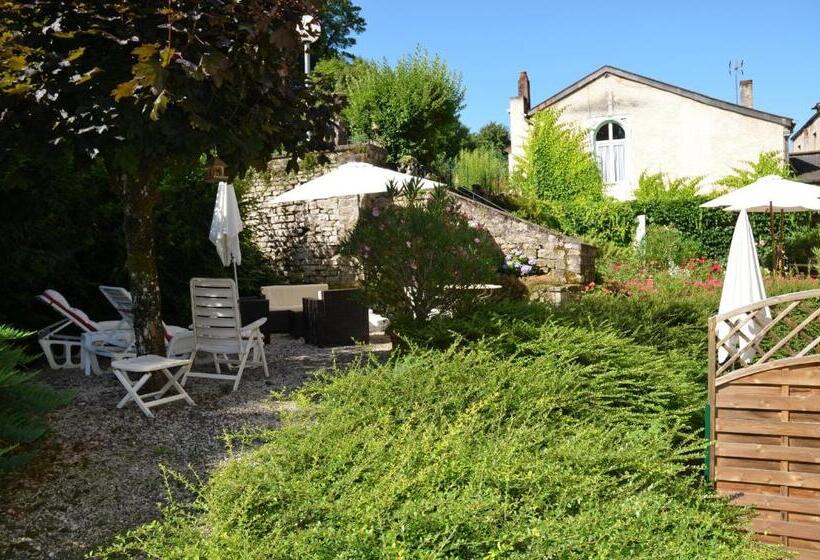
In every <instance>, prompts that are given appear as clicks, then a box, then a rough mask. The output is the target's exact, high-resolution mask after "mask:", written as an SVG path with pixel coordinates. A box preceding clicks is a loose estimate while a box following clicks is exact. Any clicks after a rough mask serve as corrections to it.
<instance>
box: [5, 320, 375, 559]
mask: <svg viewBox="0 0 820 560" xmlns="http://www.w3.org/2000/svg"><path fill="white" fill-rule="evenodd" d="M389 348H390V344H389V342H387V341H386V339H374V341H373V344H371V346H370V347H369V349H370V350H372V351H374V352H378V353H384V354H386V353H387V351H388V350H389ZM364 351H365V349H363V348H361V347H344V348H334V349H326V348H316V347H313V346H308V345H305V344H303V343H301V342H300V341H296V340H293V339H291V338H289V337H287V336H281V337H275V338H274V339H273V340H272V343H271V344H269V345H268V346H267V352H268V365H269V367H270V374H271V376H270V378H269V379H265V377H264V375H263V373H262V369H261V368H259V369H253V370H246V372H245V375H243V377H242V385H241V386H240V387H239V390H238V391H237V392H235V393H233V392H231V384H230V383H228V382H220V381H214V380H208V379H191V380H190V381H189V382H188V386H187V390H188V392H189V394H190V395H191V397H192V398H193V399H194V401H196V403H197V406H195V407H190V406H186V405H184V404H182V403H172V404H169V405H166V406H163V407H159V408H158V409H156V410H155V414H156V417H155V418H154V419H149V418H146V417H145V416H143V414H142V413H141V412H140V411H139V410H138V409H137V408H136V406H134V405H133V404H131V405H128V406H126V407H125V408H123V409H120V410H117V409H116V408H115V405H116V403H117V402H118V401H119V399H120V398H121V397H122V396H123V394H124V390H123V389H122V387H121V386H120V385H119V383H118V382H117V380H116V379H115V378H114V376H113V375H110V374H109V375H103V376H100V377H96V376H92V377H85V376H84V375H82V373H81V372H80V371H71V370H66V371H50V370H48V371H45V372H43V373H41V378H42V380H43V381H45V382H47V383H49V384H51V385H53V386H55V387H57V388H61V389H69V390H73V391H74V392H75V394H76V396H75V398H74V401H73V402H72V403H71V404H69V405H68V406H66V407H64V408H62V409H60V410H58V411H56V412H55V413H53V414H52V417H51V423H52V427H53V432H52V433H51V434H50V435H49V436H48V437H47V439H46V441H45V442H44V443H43V446H42V447H43V448H42V449H41V451H40V452H39V454H38V455H37V457H36V458H35V460H34V461H33V462H32V463H31V464H30V465H29V466H28V467H26V468H25V470H24V471H23V473H22V474H20V473H18V474H17V475H16V476H15V477H14V478H13V479H8V480H5V481H0V558H4V559H6V558H8V559H12V558H21V559H22V558H59V559H71V558H82V557H83V556H84V555H85V554H86V553H88V551H89V550H92V549H93V548H94V547H96V546H99V545H101V544H104V543H106V542H108V541H109V540H110V539H111V538H112V537H113V536H114V535H116V534H117V533H120V532H122V531H124V530H127V529H129V528H132V527H136V526H138V525H140V524H142V523H145V522H147V521H150V520H151V519H153V518H155V517H156V516H157V515H158V509H157V505H158V504H159V503H160V502H161V501H162V500H163V498H164V482H163V476H162V473H161V470H160V465H167V466H168V467H170V468H172V469H176V470H179V471H188V473H189V474H193V473H194V472H195V473H197V474H198V475H206V474H207V472H208V470H209V469H211V468H212V467H213V466H214V465H215V464H216V463H218V462H220V461H222V460H223V459H224V458H225V455H226V453H225V447H224V444H223V441H222V440H221V436H222V435H223V434H225V433H227V432H233V431H237V430H239V429H240V428H248V427H250V428H253V427H260V426H266V427H270V426H276V425H277V424H278V419H277V413H276V410H275V408H276V406H275V405H276V403H275V402H274V401H273V400H272V399H271V397H270V393H271V391H274V390H276V391H280V390H283V389H284V390H285V391H290V390H292V389H295V388H297V387H299V386H300V385H302V384H303V383H304V382H305V380H307V379H308V378H309V377H310V376H311V375H312V373H313V372H314V371H316V370H317V369H321V368H325V367H329V366H331V365H332V364H333V362H334V360H335V361H336V362H337V363H339V364H340V365H345V364H347V363H349V362H350V361H351V360H352V359H354V358H355V357H356V356H358V355H360V354H361V353H362V352H364Z"/></svg>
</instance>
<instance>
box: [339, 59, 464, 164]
mask: <svg viewBox="0 0 820 560" xmlns="http://www.w3.org/2000/svg"><path fill="white" fill-rule="evenodd" d="M347 102H348V104H347V106H346V107H345V109H344V110H343V116H344V117H345V119H346V120H347V121H348V123H349V124H350V128H351V131H352V133H353V136H354V138H359V139H367V140H373V141H375V142H377V143H379V144H381V145H382V146H383V147H384V148H385V150H386V151H387V157H388V161H389V162H390V163H393V164H398V163H399V161H400V160H401V159H402V158H404V157H413V158H415V159H416V160H417V161H418V162H419V163H420V164H421V165H422V166H423V167H425V168H430V167H432V166H433V164H434V162H435V161H436V158H437V157H438V156H440V155H446V156H448V157H452V156H454V155H455V154H456V153H457V151H458V149H459V148H460V143H461V139H460V136H459V132H460V131H461V129H462V125H461V122H460V121H459V113H460V112H461V109H462V107H463V105H464V86H463V85H462V83H461V77H460V76H458V75H457V74H455V73H454V72H453V71H452V70H450V68H449V67H448V66H447V64H446V63H445V62H444V61H443V60H441V59H440V58H439V57H437V56H436V57H430V56H429V55H428V54H427V53H426V52H425V51H423V50H421V49H418V50H416V51H415V52H414V53H413V54H411V55H407V56H404V57H402V58H401V59H400V60H399V61H398V63H397V64H396V66H395V67H392V66H390V65H389V64H388V63H387V62H386V61H384V62H371V63H367V64H364V65H362V66H361V67H360V68H359V69H358V70H357V71H356V72H355V73H354V75H353V77H352V79H351V80H350V84H349V87H348V91H347Z"/></svg>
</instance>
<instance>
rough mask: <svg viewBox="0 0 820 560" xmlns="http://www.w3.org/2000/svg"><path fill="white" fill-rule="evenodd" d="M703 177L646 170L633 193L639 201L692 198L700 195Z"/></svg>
mask: <svg viewBox="0 0 820 560" xmlns="http://www.w3.org/2000/svg"><path fill="white" fill-rule="evenodd" d="M702 180H703V178H702V177H692V178H690V177H680V178H674V179H673V178H671V177H669V176H667V175H664V174H663V173H651V174H650V173H647V172H646V171H644V172H643V173H641V176H640V177H639V178H638V188H637V189H635V192H634V193H633V194H634V196H635V200H636V201H638V202H648V201H663V200H692V199H694V198H697V197H698V186H699V185H700V182H701V181H702Z"/></svg>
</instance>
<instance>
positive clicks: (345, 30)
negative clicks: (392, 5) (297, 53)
mask: <svg viewBox="0 0 820 560" xmlns="http://www.w3.org/2000/svg"><path fill="white" fill-rule="evenodd" d="M361 11H362V9H361V8H360V7H359V6H356V5H355V4H353V2H351V1H350V0H329V1H326V2H323V3H322V4H321V6H320V7H319V19H320V20H321V23H322V35H321V37H319V40H318V41H316V44H315V45H313V51H314V53H315V55H316V56H315V60H317V61H318V60H322V59H327V58H334V57H338V58H344V59H351V58H353V55H352V54H351V53H350V50H349V49H350V47H352V46H353V45H355V44H356V39H355V38H354V37H353V35H356V34H359V33H362V32H364V30H365V26H366V24H365V21H364V18H363V17H362V16H361Z"/></svg>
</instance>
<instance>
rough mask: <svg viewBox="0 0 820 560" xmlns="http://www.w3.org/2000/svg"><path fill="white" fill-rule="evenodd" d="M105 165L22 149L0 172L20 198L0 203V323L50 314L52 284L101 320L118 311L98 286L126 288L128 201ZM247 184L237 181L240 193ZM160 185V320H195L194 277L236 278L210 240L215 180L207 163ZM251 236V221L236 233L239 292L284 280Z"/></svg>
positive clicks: (34, 321)
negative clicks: (34, 156) (209, 178)
mask: <svg viewBox="0 0 820 560" xmlns="http://www.w3.org/2000/svg"><path fill="white" fill-rule="evenodd" d="M14 161H17V163H16V164H15V163H14ZM100 167H101V166H100ZM100 167H94V168H91V169H87V168H83V167H79V168H78V167H76V166H75V165H74V164H73V162H72V160H71V159H70V158H67V157H65V158H59V159H55V160H46V161H44V162H40V163H38V162H36V161H33V160H30V159H28V158H26V157H25V154H21V159H20V160H12V165H11V167H10V168H6V169H5V170H6V171H7V172H8V173H7V174H5V175H3V173H2V171H0V196H2V198H3V199H5V200H15V201H16V203H15V204H13V205H12V204H6V205H0V252H2V254H3V255H4V256H5V259H6V262H7V267H6V268H5V273H4V274H2V275H0V322H4V323H7V324H14V325H19V326H21V327H23V328H26V329H32V330H35V329H39V328H42V327H43V326H44V325H47V324H49V323H52V322H54V321H55V319H56V316H55V315H54V313H53V311H51V310H50V309H48V308H47V307H46V306H44V305H42V304H40V303H39V302H38V301H37V300H36V299H35V297H36V296H37V294H40V293H42V292H43V291H44V290H46V289H48V288H54V289H57V290H59V291H60V292H62V293H63V294H65V295H66V297H67V298H68V299H69V301H71V302H72V303H73V304H74V305H76V306H78V307H80V308H81V309H83V310H85V311H86V312H87V313H88V314H89V315H90V316H91V317H92V318H94V319H96V320H103V319H108V318H114V317H113V316H112V314H113V313H114V312H113V309H112V308H111V305H110V304H109V303H108V302H107V301H105V300H104V299H103V298H102V296H101V295H100V292H99V289H98V286H99V285H101V284H106V285H116V286H125V287H128V286H129V282H128V275H127V273H126V271H125V239H124V236H123V231H122V220H123V218H122V201H121V200H120V198H119V196H117V193H116V192H114V190H113V189H112V188H111V187H110V186H109V184H108V182H107V176H106V174H105V171H104V170H103V169H101V168H100ZM12 168H14V171H12ZM245 184H246V181H244V180H238V181H234V185H235V187H236V190H237V194H238V195H239V196H240V197H242V193H243V191H244V189H245ZM159 185H160V186H159V194H158V196H159V204H158V206H157V209H156V214H155V219H156V225H155V235H156V239H155V250H156V258H157V266H158V271H159V279H160V288H161V290H162V294H163V297H162V318H163V319H164V320H165V321H166V322H167V323H169V324H176V325H182V326H185V325H188V324H189V323H190V320H191V315H190V311H189V308H188V305H189V300H190V298H189V295H188V281H189V280H190V278H191V277H193V276H215V277H224V276H232V272H231V270H230V269H229V268H225V267H223V266H222V264H221V263H220V261H219V258H218V257H217V256H216V251H215V250H214V246H213V244H212V243H211V242H210V241H209V240H208V231H209V228H210V224H211V219H212V216H213V204H214V199H215V196H216V188H217V187H216V185H213V184H209V183H206V182H205V181H204V170H203V168H202V166H201V165H198V166H196V167H194V168H193V169H192V170H190V171H187V172H186V171H179V172H173V173H167V174H166V175H165V176H164V177H163V178H162V179H161V180H160V181H159ZM253 203H254V201H250V200H249V201H243V202H241V203H240V204H241V206H242V208H240V210H241V211H242V213H243V215H246V214H245V208H244V205H245V204H253ZM251 234H252V231H251V229H250V226H248V227H246V230H245V231H243V233H242V234H241V236H240V241H241V245H242V266H241V267H240V268H239V284H240V286H239V288H240V293H243V294H244V293H249V292H253V291H254V290H257V289H258V287H259V286H260V285H264V284H272V283H273V284H275V283H277V281H278V280H279V279H278V278H277V277H276V276H275V275H274V273H273V272H272V267H271V265H270V263H269V262H268V261H267V260H266V258H265V257H264V256H263V255H262V254H260V252H259V249H258V248H257V247H256V246H255V245H254V244H253V242H252V241H251V239H250V237H251Z"/></svg>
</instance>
